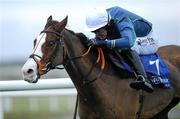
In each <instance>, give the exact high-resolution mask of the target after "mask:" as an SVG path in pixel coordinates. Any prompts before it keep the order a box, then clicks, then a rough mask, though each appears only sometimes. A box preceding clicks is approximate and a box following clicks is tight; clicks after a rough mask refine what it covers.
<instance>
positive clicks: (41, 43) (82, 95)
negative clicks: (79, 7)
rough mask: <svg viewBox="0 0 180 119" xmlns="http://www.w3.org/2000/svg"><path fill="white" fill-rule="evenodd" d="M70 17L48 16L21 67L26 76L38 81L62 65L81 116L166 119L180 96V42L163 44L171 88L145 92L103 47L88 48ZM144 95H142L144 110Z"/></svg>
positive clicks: (31, 80)
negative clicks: (69, 26)
mask: <svg viewBox="0 0 180 119" xmlns="http://www.w3.org/2000/svg"><path fill="white" fill-rule="evenodd" d="M67 21H68V17H66V18H65V19H63V20H62V21H61V22H58V21H54V20H52V17H51V16H50V17H49V18H48V20H47V23H46V26H45V28H44V30H43V31H42V32H41V33H40V34H39V36H38V37H37V38H36V40H35V45H34V49H33V52H32V54H31V55H30V57H29V59H28V60H27V61H26V63H25V64H24V66H23V68H22V73H23V77H24V80H26V81H28V82H30V83H36V82H37V81H38V79H39V77H40V76H41V75H43V74H45V73H47V72H48V71H49V70H51V69H54V68H57V66H58V65H63V66H64V67H65V69H66V71H67V73H68V74H69V76H70V78H71V80H72V82H73V83H74V85H75V87H76V89H77V92H78V99H79V100H78V104H79V107H78V113H79V116H80V118H81V119H135V118H137V112H138V113H140V112H141V115H140V117H139V118H140V119H150V118H151V119H168V112H169V111H170V110H171V109H172V108H173V107H174V106H175V105H177V104H178V103H179V101H180V47H179V46H175V45H169V46H164V47H161V48H159V53H160V55H161V57H162V58H164V60H165V62H166V63H167V65H168V67H169V69H170V74H171V79H172V87H170V88H167V89H162V88H155V91H154V92H153V93H146V92H144V91H138V90H135V89H132V88H130V86H129V84H130V82H132V80H133V79H134V78H135V77H134V75H132V74H130V73H129V72H127V71H125V70H122V69H118V72H117V71H115V70H114V69H113V65H112V63H110V62H109V61H106V58H105V57H104V52H103V50H102V49H101V48H99V49H93V50H91V49H92V47H89V48H87V47H86V46H85V45H84V44H83V40H82V39H83V38H85V36H84V35H82V34H81V35H80V34H79V35H78V34H76V33H74V32H73V31H71V30H69V29H67V28H65V27H66V24H67ZM140 92H141V93H140ZM140 94H143V96H144V98H143V104H142V105H141V106H142V108H141V111H139V107H140V103H139V101H140V100H139V98H140V97H139V96H140Z"/></svg>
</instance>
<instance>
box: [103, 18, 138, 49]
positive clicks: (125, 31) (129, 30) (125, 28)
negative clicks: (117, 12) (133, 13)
mask: <svg viewBox="0 0 180 119" xmlns="http://www.w3.org/2000/svg"><path fill="white" fill-rule="evenodd" d="M117 27H118V29H119V33H120V35H121V38H118V39H113V40H106V42H107V46H108V47H110V48H117V49H122V48H131V47H132V46H133V45H134V43H135V39H136V34H135V31H134V26H133V24H132V22H131V20H130V19H129V18H127V17H125V18H123V19H122V20H121V22H120V23H118V24H117Z"/></svg>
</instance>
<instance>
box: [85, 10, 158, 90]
mask: <svg viewBox="0 0 180 119" xmlns="http://www.w3.org/2000/svg"><path fill="white" fill-rule="evenodd" d="M86 26H87V29H88V31H91V32H93V33H95V38H93V39H89V40H88V42H87V45H88V46H90V45H91V46H97V47H108V48H110V49H117V50H118V51H121V53H122V56H123V57H125V58H126V59H127V60H128V61H129V64H130V66H132V67H133V68H134V70H135V72H136V74H137V79H136V80H135V81H133V82H132V83H131V84H130V87H131V88H134V89H136V90H139V89H143V90H145V91H147V92H149V93H151V92H153V90H154V89H153V87H152V85H151V83H150V81H149V80H148V77H147V74H146V72H145V70H144V67H143V65H142V63H141V60H140V57H139V55H147V54H152V53H155V52H156V51H157V48H158V46H157V41H156V40H155V39H154V37H153V36H152V24H151V23H150V22H149V21H147V20H145V19H144V18H142V17H140V16H138V15H136V14H134V13H132V12H129V11H127V10H125V9H123V8H120V7H112V8H109V9H106V10H105V9H104V10H103V9H93V10H92V11H90V12H88V13H87V15H86Z"/></svg>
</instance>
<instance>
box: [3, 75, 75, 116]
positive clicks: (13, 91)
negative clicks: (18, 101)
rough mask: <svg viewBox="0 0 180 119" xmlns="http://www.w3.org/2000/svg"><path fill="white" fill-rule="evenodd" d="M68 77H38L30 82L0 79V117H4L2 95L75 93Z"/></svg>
mask: <svg viewBox="0 0 180 119" xmlns="http://www.w3.org/2000/svg"><path fill="white" fill-rule="evenodd" d="M76 94H77V92H76V89H75V88H74V85H73V83H72V81H71V80H70V79H69V78H60V79H40V80H39V81H38V82H37V83H35V84H31V83H28V82H25V81H23V80H12V81H0V119H4V110H3V104H2V100H3V97H20V96H22V97H24V96H49V95H56V96H57V95H76Z"/></svg>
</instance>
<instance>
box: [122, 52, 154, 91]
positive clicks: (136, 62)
mask: <svg viewBox="0 0 180 119" xmlns="http://www.w3.org/2000/svg"><path fill="white" fill-rule="evenodd" d="M123 54H124V55H126V58H128V61H129V63H130V65H131V66H133V67H134V70H135V72H136V73H137V79H136V80H135V81H133V82H132V83H131V84H130V87H131V88H134V89H137V90H139V89H143V90H145V91H147V92H149V93H152V92H153V87H152V85H151V83H150V81H149V80H148V78H147V74H146V72H145V70H144V66H143V65H142V63H141V60H140V57H139V55H138V54H137V52H136V51H134V50H128V51H125V53H123Z"/></svg>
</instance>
